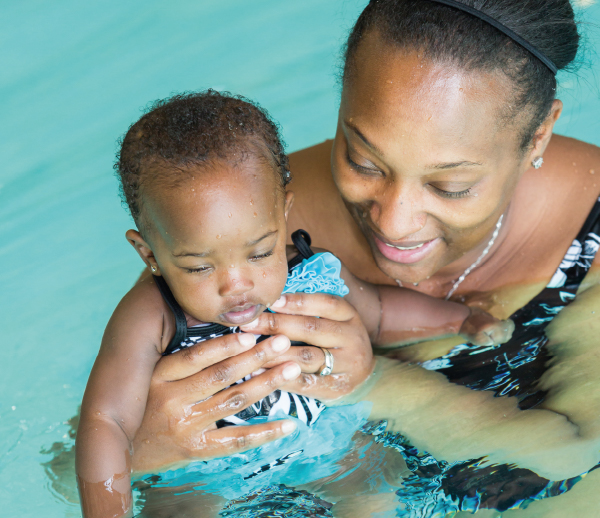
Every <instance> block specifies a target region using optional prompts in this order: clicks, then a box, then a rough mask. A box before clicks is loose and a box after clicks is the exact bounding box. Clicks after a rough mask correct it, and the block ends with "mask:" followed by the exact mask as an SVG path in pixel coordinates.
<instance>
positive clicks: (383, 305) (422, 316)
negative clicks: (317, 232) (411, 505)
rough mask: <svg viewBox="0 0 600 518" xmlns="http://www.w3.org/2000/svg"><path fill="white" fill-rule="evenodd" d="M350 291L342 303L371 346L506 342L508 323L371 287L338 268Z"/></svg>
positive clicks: (405, 291) (403, 290) (387, 288)
mask: <svg viewBox="0 0 600 518" xmlns="http://www.w3.org/2000/svg"><path fill="white" fill-rule="evenodd" d="M342 278H343V279H344V282H345V283H346V285H347V286H348V288H349V289H350V293H349V294H348V295H346V299H347V300H348V301H349V302H350V304H352V305H353V306H354V307H355V308H356V310H357V311H358V313H359V315H360V316H361V319H362V320H363V323H364V324H365V327H366V328H367V331H368V332H369V337H370V338H371V342H372V343H373V345H377V346H378V347H392V346H398V345H403V344H408V343H414V342H418V341H421V340H425V339H429V338H441V337H444V336H452V335H460V336H462V337H464V338H466V339H467V340H469V342H471V343H473V344H476V345H493V344H497V343H504V342H506V341H507V340H509V339H510V337H511V336H512V332H513V330H514V324H513V323H512V321H510V320H507V321H501V320H498V319H496V318H494V317H493V316H492V315H490V314H488V313H486V312H485V311H482V310H480V309H477V308H469V307H468V306H465V305H464V304H459V303H457V302H451V301H448V300H442V299H436V298H435V297H430V296H429V295H425V294H423V293H419V292H417V291H414V290H410V289H407V288H397V287H394V286H381V285H374V284H370V283H368V282H365V281H362V280H360V279H358V278H356V277H355V276H354V275H352V273H350V271H349V270H348V269H347V268H345V267H344V266H342Z"/></svg>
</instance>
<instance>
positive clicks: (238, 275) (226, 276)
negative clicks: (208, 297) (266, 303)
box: [219, 268, 254, 297]
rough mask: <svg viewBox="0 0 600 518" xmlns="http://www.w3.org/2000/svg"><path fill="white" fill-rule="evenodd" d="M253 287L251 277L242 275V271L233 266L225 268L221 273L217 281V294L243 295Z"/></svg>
mask: <svg viewBox="0 0 600 518" xmlns="http://www.w3.org/2000/svg"><path fill="white" fill-rule="evenodd" d="M253 288H254V282H252V279H251V278H250V277H249V276H247V275H244V272H242V271H241V270H238V269H235V268H227V270H225V271H224V272H223V274H222V275H221V279H220V282H219V295H220V296H221V297H231V296H235V295H243V294H244V293H247V292H249V291H250V290H252V289H253Z"/></svg>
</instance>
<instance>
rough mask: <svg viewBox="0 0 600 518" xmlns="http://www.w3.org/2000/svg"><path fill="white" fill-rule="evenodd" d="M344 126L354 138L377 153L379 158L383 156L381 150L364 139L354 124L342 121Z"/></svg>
mask: <svg viewBox="0 0 600 518" xmlns="http://www.w3.org/2000/svg"><path fill="white" fill-rule="evenodd" d="M344 124H345V125H346V126H347V127H348V128H350V129H351V130H352V131H353V132H354V133H355V134H356V136H357V137H358V138H359V139H360V140H362V141H363V142H364V143H365V145H366V146H367V147H369V148H371V149H372V150H373V151H375V153H377V154H378V155H379V156H380V157H383V156H385V153H384V152H383V151H381V149H379V148H378V147H377V146H376V145H375V144H371V143H370V142H369V140H368V139H367V137H365V136H364V135H363V134H362V133H361V132H360V130H359V129H358V128H357V127H356V126H355V125H354V124H352V123H351V122H350V121H344Z"/></svg>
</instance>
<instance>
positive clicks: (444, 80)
mask: <svg viewBox="0 0 600 518" xmlns="http://www.w3.org/2000/svg"><path fill="white" fill-rule="evenodd" d="M510 101H511V90H510V83H509V82H508V80H506V79H505V78H503V77H502V76H500V75H497V74H492V73H482V72H465V71H461V70H459V69H458V68H454V67H453V66H451V65H448V64H436V63H432V62H430V61H426V60H424V59H422V58H421V57H420V56H419V54H418V53H417V52H409V51H402V50H399V49H396V48H393V47H392V46H391V45H389V44H386V43H385V42H384V41H383V40H382V39H381V38H380V37H379V36H378V35H377V33H375V32H373V33H370V34H367V35H366V36H365V38H364V39H363V41H362V42H361V44H360V45H359V47H358V49H357V51H356V54H355V56H354V66H353V72H352V73H351V76H350V77H349V78H347V80H346V84H345V85H344V90H343V92H342V102H341V106H340V114H339V122H338V128H337V134H336V137H335V142H334V148H333V156H332V169H333V176H334V180H335V182H336V185H337V187H338V189H339V191H340V193H341V195H342V197H343V198H344V201H345V203H346V205H347V206H348V208H349V210H350V212H351V213H352V215H353V217H354V218H355V220H356V221H357V223H358V224H359V226H360V227H361V230H362V232H363V233H364V235H365V236H366V238H367V241H368V242H369V245H370V247H371V249H372V252H373V256H374V258H375V260H376V262H377V264H378V266H379V268H380V269H381V270H383V271H384V272H385V273H386V274H387V275H389V276H390V277H392V278H394V279H399V280H402V281H405V282H419V281H421V280H423V279H426V278H429V277H430V276H432V275H433V274H435V273H436V272H438V271H439V270H440V269H442V268H444V267H445V266H446V265H449V264H451V263H453V262H455V261H457V262H456V263H455V265H453V266H451V267H450V268H449V269H448V272H449V273H452V271H451V270H453V269H455V270H460V269H462V270H464V269H465V268H466V267H468V266H469V265H470V264H471V263H472V262H473V261H475V259H477V257H478V256H479V254H480V253H481V251H482V250H483V248H484V247H485V246H486V244H487V242H488V241H489V238H490V235H491V233H492V232H493V229H494V227H495V226H496V223H497V222H498V219H499V218H500V216H501V215H502V214H503V213H504V212H505V211H506V209H507V207H508V204H509V201H510V199H511V196H512V194H513V192H514V189H515V187H516V184H517V182H518V180H519V178H520V176H521V175H522V173H523V172H524V171H525V170H526V169H527V168H528V167H529V165H528V160H531V158H530V153H522V152H521V151H520V149H519V144H520V136H519V135H520V129H521V128H522V126H523V124H524V122H523V121H522V120H521V119H520V118H518V117H517V118H516V119H514V120H510V119H509V120H508V121H506V119H505V118H504V119H503V117H502V115H503V112H502V110H503V108H505V107H506V103H510ZM526 116H527V115H524V117H526ZM461 258H462V259H461ZM462 263H465V264H464V265H463V264H462ZM462 270H461V271H462Z"/></svg>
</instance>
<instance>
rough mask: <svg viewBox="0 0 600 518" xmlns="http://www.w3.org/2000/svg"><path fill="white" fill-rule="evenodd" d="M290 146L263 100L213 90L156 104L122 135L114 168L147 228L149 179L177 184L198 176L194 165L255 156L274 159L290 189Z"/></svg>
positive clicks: (133, 211)
mask: <svg viewBox="0 0 600 518" xmlns="http://www.w3.org/2000/svg"><path fill="white" fill-rule="evenodd" d="M284 146H285V144H284V143H283V141H282V139H281V136H280V132H279V127H278V125H277V124H276V123H275V122H274V121H273V120H272V119H271V118H270V116H269V114H268V113H267V112H266V111H265V110H263V109H262V108H261V107H260V106H259V105H258V104H256V103H253V102H252V101H250V100H248V99H246V98H245V97H242V96H239V95H232V94H230V93H229V92H217V91H215V90H212V89H210V90H206V91H203V92H192V93H183V94H178V95H174V96H172V97H169V98H167V99H160V100H158V101H155V102H153V103H151V104H150V105H149V107H148V108H147V109H146V112H145V114H144V115H143V116H142V117H141V118H140V119H139V120H138V121H137V122H136V123H134V124H132V125H131V126H130V127H129V130H128V131H127V133H126V134H125V136H124V137H123V138H121V139H120V140H119V151H118V152H117V157H116V162H115V165H114V169H115V171H116V173H117V175H118V177H119V180H120V184H121V196H122V199H123V201H124V202H125V203H127V206H128V207H129V211H130V212H131V215H132V217H133V219H134V221H135V223H136V225H137V227H138V229H139V230H140V232H142V233H143V230H145V227H147V225H146V224H145V222H144V221H143V219H144V218H143V215H142V206H143V196H142V191H143V186H144V183H145V182H146V181H147V180H152V181H156V180H158V179H160V180H161V181H162V182H165V183H166V184H169V185H171V186H175V185H178V184H180V183H181V182H183V181H185V180H186V179H189V178H191V177H193V174H194V173H193V171H192V168H191V167H190V166H196V165H206V166H211V165H214V163H215V162H218V161H219V160H223V161H225V162H229V163H239V161H240V160H243V159H244V158H246V157H248V156H254V157H259V158H262V159H263V160H264V159H266V160H267V161H268V163H269V164H272V166H273V169H274V171H275V173H276V175H277V178H278V179H279V182H280V184H281V187H282V188H285V186H286V185H287V184H288V183H289V182H290V179H291V177H290V171H289V163H288V158H287V155H286V154H285V149H284Z"/></svg>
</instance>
